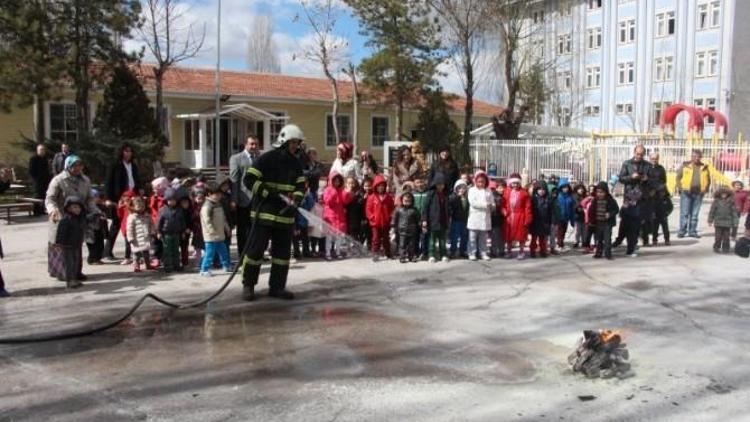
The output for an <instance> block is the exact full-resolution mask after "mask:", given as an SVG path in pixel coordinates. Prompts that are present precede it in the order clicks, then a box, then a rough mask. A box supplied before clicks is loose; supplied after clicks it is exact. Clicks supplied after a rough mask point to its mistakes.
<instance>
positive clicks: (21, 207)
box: [0, 202, 34, 224]
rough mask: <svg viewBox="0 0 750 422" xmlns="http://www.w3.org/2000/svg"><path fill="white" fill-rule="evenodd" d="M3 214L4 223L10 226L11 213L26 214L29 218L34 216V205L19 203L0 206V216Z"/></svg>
mask: <svg viewBox="0 0 750 422" xmlns="http://www.w3.org/2000/svg"><path fill="white" fill-rule="evenodd" d="M3 211H4V212H5V221H7V224H10V223H11V221H10V217H11V214H10V213H11V212H13V211H20V212H24V211H26V212H28V213H29V216H31V215H33V214H34V204H33V203H31V202H20V203H17V204H0V214H2V213H3Z"/></svg>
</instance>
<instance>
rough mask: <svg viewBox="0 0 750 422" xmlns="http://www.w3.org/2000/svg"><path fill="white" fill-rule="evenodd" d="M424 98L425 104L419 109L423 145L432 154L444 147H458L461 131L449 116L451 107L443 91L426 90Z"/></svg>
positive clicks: (418, 122)
mask: <svg viewBox="0 0 750 422" xmlns="http://www.w3.org/2000/svg"><path fill="white" fill-rule="evenodd" d="M422 97H423V98H424V100H423V101H424V102H423V104H422V105H421V106H420V107H419V116H418V118H417V128H418V130H419V133H420V140H421V141H422V145H424V147H425V149H426V150H427V151H431V152H436V151H439V150H440V148H442V147H444V146H448V147H453V146H456V145H457V143H458V142H459V140H460V139H461V130H460V129H459V128H458V125H457V124H456V122H454V121H453V120H452V119H451V117H450V115H449V114H448V112H449V111H450V106H449V105H448V102H447V101H446V96H445V94H444V93H443V91H442V90H440V89H428V90H424V91H423V92H422Z"/></svg>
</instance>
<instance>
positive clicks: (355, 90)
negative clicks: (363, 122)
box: [349, 64, 359, 155]
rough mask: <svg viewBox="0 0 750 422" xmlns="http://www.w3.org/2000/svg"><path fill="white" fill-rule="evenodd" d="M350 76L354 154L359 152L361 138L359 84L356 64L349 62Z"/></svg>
mask: <svg viewBox="0 0 750 422" xmlns="http://www.w3.org/2000/svg"><path fill="white" fill-rule="evenodd" d="M349 72H350V77H351V78H352V114H353V115H354V122H353V124H352V140H353V141H354V149H353V154H355V155H356V154H357V140H358V139H359V138H358V137H359V119H358V115H359V86H357V74H356V73H355V69H354V66H353V65H352V64H349Z"/></svg>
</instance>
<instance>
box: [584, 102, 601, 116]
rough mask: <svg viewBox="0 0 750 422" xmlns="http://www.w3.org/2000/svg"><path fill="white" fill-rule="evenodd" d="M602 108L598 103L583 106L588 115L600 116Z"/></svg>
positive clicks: (585, 114) (585, 113)
mask: <svg viewBox="0 0 750 422" xmlns="http://www.w3.org/2000/svg"><path fill="white" fill-rule="evenodd" d="M601 112H602V109H601V106H598V105H588V106H585V107H584V108H583V114H584V116H586V117H599V116H600V115H601Z"/></svg>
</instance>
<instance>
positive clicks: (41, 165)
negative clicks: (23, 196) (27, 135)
mask: <svg viewBox="0 0 750 422" xmlns="http://www.w3.org/2000/svg"><path fill="white" fill-rule="evenodd" d="M29 176H30V177H31V181H32V184H33V185H34V198H35V199H41V200H42V202H40V203H37V204H34V215H41V214H44V198H45V197H46V196H47V188H48V187H49V182H50V181H51V180H52V175H51V174H50V167H49V158H47V149H46V148H45V147H44V145H42V144H39V145H37V146H36V154H34V155H33V156H32V157H31V158H30V159H29Z"/></svg>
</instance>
